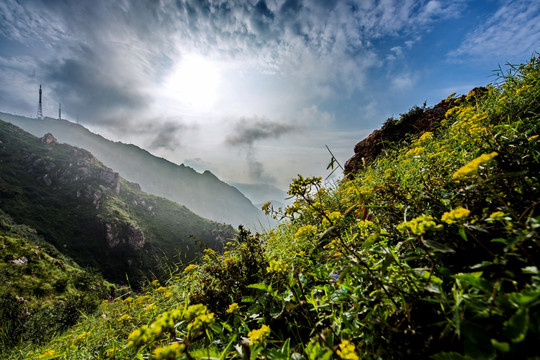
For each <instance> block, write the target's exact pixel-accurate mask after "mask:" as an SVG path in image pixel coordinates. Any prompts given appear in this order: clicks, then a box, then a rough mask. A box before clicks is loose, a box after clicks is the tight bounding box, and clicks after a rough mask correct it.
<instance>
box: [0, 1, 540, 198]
mask: <svg viewBox="0 0 540 360" xmlns="http://www.w3.org/2000/svg"><path fill="white" fill-rule="evenodd" d="M539 49H540V2H538V1H537V0H516V1H498V0H484V1H467V0H447V1H437V0H422V1H412V0H402V1H398V0H379V1H364V0H348V1H345V0H343V1H339V0H338V1H326V0H311V1H308V0H266V1H264V0H253V1H246V0H233V1H222V0H221V1H220V0H177V1H173V0H161V1H150V0H119V1H108V0H92V1H90V0H81V1H68V0H42V1H40V0H31V1H24V0H18V1H16V0H3V1H2V2H1V3H0V111H3V112H9V113H14V114H19V115H27V116H35V114H36V111H37V94H38V88H39V85H40V84H42V86H43V91H44V113H45V115H47V116H51V117H56V116H57V114H58V104H59V103H62V114H63V117H64V118H67V119H69V120H72V121H76V120H77V119H78V120H79V121H80V123H81V124H83V125H85V126H86V127H88V128H90V129H91V130H92V131H94V132H97V133H100V134H102V135H103V136H105V137H108V138H110V139H112V140H120V141H123V142H128V143H134V144H136V145H138V146H141V147H143V148H145V149H148V150H149V151H150V152H152V153H153V154H155V155H158V156H162V157H165V158H167V159H169V160H171V161H173V162H176V163H184V164H186V165H189V166H192V167H194V168H195V169H196V170H199V171H202V170H206V169H209V170H211V171H212V172H214V173H215V174H216V175H217V176H218V177H220V178H221V179H223V180H226V181H235V182H245V183H270V184H274V185H277V186H279V187H281V188H286V187H287V184H288V183H289V181H290V179H291V178H293V177H295V176H296V174H298V173H301V174H303V175H306V176H311V175H320V176H324V175H325V168H326V165H327V164H328V162H329V159H330V155H329V154H328V153H327V151H326V148H325V145H328V146H329V147H330V148H331V149H332V151H333V152H334V153H335V154H336V155H337V157H338V159H339V160H340V161H341V162H344V161H345V160H346V159H347V158H348V157H350V156H351V155H352V152H353V147H354V145H355V144H356V142H358V141H360V140H361V139H363V138H364V137H366V136H367V135H368V134H369V133H370V132H371V131H372V130H374V129H376V128H378V127H380V126H381V124H382V123H383V122H384V121H385V120H386V119H387V118H388V117H390V116H394V117H397V116H399V114H400V113H404V112H407V111H408V109H409V108H411V107H412V106H414V105H422V104H423V103H424V102H426V103H427V105H428V106H432V105H435V104H436V103H437V102H438V101H440V100H441V99H443V98H446V97H447V96H448V95H449V94H450V93H453V92H457V93H460V94H461V93H467V92H468V91H469V90H470V89H472V88H473V87H476V86H481V85H485V84H487V83H490V82H492V81H494V80H495V78H494V77H493V71H492V70H495V69H497V68H498V67H499V65H501V66H503V67H504V65H505V64H506V63H507V62H509V63H521V62H525V61H527V60H528V59H529V58H530V57H531V55H532V54H533V53H534V52H535V51H538V50H539Z"/></svg>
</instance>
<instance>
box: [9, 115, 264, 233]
mask: <svg viewBox="0 0 540 360" xmlns="http://www.w3.org/2000/svg"><path fill="white" fill-rule="evenodd" d="M0 119H3V120H5V121H8V122H10V123H12V124H15V125H17V126H19V127H21V128H23V129H24V130H26V131H28V132H30V133H31V134H33V135H35V136H38V137H41V136H43V135H44V134H46V133H52V134H53V135H54V136H55V137H56V138H57V139H58V141H59V142H64V143H67V144H70V145H73V146H78V147H82V148H84V149H86V150H88V151H90V152H91V153H92V154H93V155H94V156H96V158H98V159H99V160H100V161H101V162H103V164H105V165H106V166H108V167H110V168H112V169H115V171H118V172H119V173H120V175H121V176H122V177H124V178H125V179H127V180H129V181H131V182H134V183H137V184H139V185H140V186H141V188H142V190H144V191H145V192H148V193H151V194H154V195H157V196H162V197H165V198H167V199H170V200H172V201H175V202H177V203H179V204H181V205H184V206H186V207H188V208H189V209H190V210H192V211H193V212H195V213H196V214H198V215H200V216H202V217H205V218H208V219H211V220H214V221H217V222H223V223H228V224H232V225H233V226H238V225H240V224H242V225H246V226H249V227H259V226H263V227H264V226H268V225H270V224H271V223H272V222H271V220H269V218H267V217H265V216H264V214H263V213H262V212H261V211H260V209H258V208H256V207H255V206H254V205H253V204H252V203H251V201H250V200H249V199H248V198H247V197H246V196H245V195H244V194H242V193H241V192H240V191H239V190H238V189H237V188H235V187H234V186H231V185H229V184H227V183H225V182H223V181H221V180H220V179H219V178H218V177H217V176H216V175H215V174H213V173H211V172H210V171H208V170H207V171H205V172H203V173H202V174H201V173H198V172H197V171H195V170H194V169H192V168H191V167H189V166H185V165H184V164H180V165H177V164H174V163H172V162H170V161H168V160H166V159H164V158H161V157H157V156H154V155H152V154H151V153H150V152H149V151H147V150H145V149H142V148H140V147H138V146H136V145H133V144H125V143H122V142H114V141H111V140H108V139H106V138H105V137H103V136H101V135H99V134H94V133H92V132H91V131H90V130H88V129H87V128H85V127H84V126H82V125H80V124H75V123H72V122H69V121H67V120H58V119H53V118H50V117H46V118H44V119H32V118H28V117H25V116H19V115H12V114H7V113H2V112H0ZM210 175H211V176H210Z"/></svg>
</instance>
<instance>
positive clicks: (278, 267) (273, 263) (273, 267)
mask: <svg viewBox="0 0 540 360" xmlns="http://www.w3.org/2000/svg"><path fill="white" fill-rule="evenodd" d="M288 269H289V265H288V264H287V263H285V262H284V261H283V260H270V266H268V267H267V268H266V271H267V272H269V273H273V272H275V273H282V272H286V271H287V270H288Z"/></svg>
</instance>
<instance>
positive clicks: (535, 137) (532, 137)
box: [527, 135, 540, 141]
mask: <svg viewBox="0 0 540 360" xmlns="http://www.w3.org/2000/svg"><path fill="white" fill-rule="evenodd" d="M538 136H540V135H533V136H531V137H530V138H528V139H527V141H533V140H536V139H538Z"/></svg>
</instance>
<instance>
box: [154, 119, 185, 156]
mask: <svg viewBox="0 0 540 360" xmlns="http://www.w3.org/2000/svg"><path fill="white" fill-rule="evenodd" d="M188 128H189V127H187V126H186V125H184V124H182V123H178V122H174V121H166V122H165V123H164V124H162V125H159V127H158V129H155V128H152V129H150V130H151V133H152V134H155V133H156V132H157V135H156V137H155V138H154V140H153V141H152V143H151V144H150V146H149V149H150V150H158V149H166V150H171V151H173V150H175V149H178V148H179V147H180V146H181V145H182V144H181V143H180V137H181V135H182V134H180V132H181V131H183V130H186V129H188ZM156 130H157V131H156Z"/></svg>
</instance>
